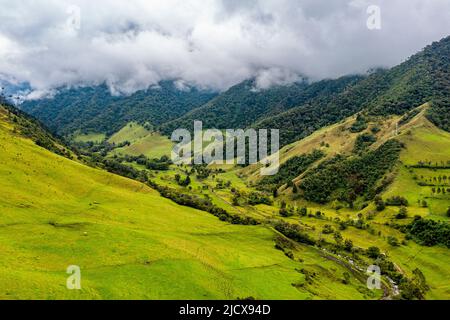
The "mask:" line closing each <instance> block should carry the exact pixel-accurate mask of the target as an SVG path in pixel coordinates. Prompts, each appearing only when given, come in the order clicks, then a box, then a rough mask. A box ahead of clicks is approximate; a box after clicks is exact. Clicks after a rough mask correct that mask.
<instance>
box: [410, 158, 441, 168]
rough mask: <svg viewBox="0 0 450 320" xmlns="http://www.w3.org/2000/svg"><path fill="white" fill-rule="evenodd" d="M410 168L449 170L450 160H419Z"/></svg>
mask: <svg viewBox="0 0 450 320" xmlns="http://www.w3.org/2000/svg"><path fill="white" fill-rule="evenodd" d="M410 167H411V168H429V169H450V160H447V161H446V162H445V161H442V160H441V161H440V162H437V161H435V162H433V161H431V160H421V161H419V162H418V163H417V164H416V165H412V166H410Z"/></svg>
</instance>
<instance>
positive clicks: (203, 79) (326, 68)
mask: <svg viewBox="0 0 450 320" xmlns="http://www.w3.org/2000/svg"><path fill="white" fill-rule="evenodd" d="M0 5H1V6H2V10H1V12H0V75H1V77H2V78H3V79H13V80H14V81H16V82H28V83H30V85H31V87H32V88H33V89H34V90H36V93H35V94H38V93H44V92H47V93H48V92H50V93H51V92H53V91H51V90H52V89H54V88H58V87H61V86H74V85H75V86H76V85H92V84H100V83H105V82H106V83H107V84H108V85H109V87H110V89H111V92H112V93H114V94H130V93H132V92H134V91H136V90H140V89H146V88H148V87H149V86H153V85H156V84H157V83H158V82H159V81H161V80H165V79H173V80H176V81H177V82H176V83H177V85H179V86H180V88H181V89H183V90H186V88H189V87H190V86H198V87H202V88H213V89H217V90H224V89H226V88H228V87H230V86H231V85H233V84H236V83H237V82H240V81H242V80H244V79H248V78H251V77H255V78H256V83H257V88H258V89H264V88H267V87H270V86H272V85H276V84H285V83H289V82H293V81H298V79H300V78H301V77H302V76H307V77H309V78H311V79H313V80H317V79H322V78H333V77H337V76H341V75H344V74H349V73H363V72H365V71H367V70H368V69H370V68H373V67H380V66H381V67H389V66H393V65H395V64H398V63H400V62H401V61H403V60H405V59H406V58H407V57H408V56H410V55H412V54H414V53H415V52H417V51H418V50H420V49H421V48H423V47H424V46H425V45H427V44H429V43H431V42H432V41H436V40H439V39H441V38H442V37H444V36H447V35H448V34H447V33H448V30H450V1H448V0H432V1H423V0H410V1H403V0H378V1H375V0H374V1H366V0H335V1H319V0H303V1H300V0H267V1H262V0H261V1H237V0H222V1H219V0H211V1H200V0H197V1H193V0H192V1H189V0H179V1H176V0H169V1H149V0H134V1H133V0H131V1H119V0H99V1H87V0H70V1H68V0H59V1H53V0H40V1H26V0H18V1H9V0H0ZM370 5H378V6H379V7H380V8H381V19H382V20H381V29H380V30H369V29H368V28H367V26H366V21H367V19H368V14H367V8H368V7H369V6H370Z"/></svg>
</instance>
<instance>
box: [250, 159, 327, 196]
mask: <svg viewBox="0 0 450 320" xmlns="http://www.w3.org/2000/svg"><path fill="white" fill-rule="evenodd" d="M324 156H325V154H324V153H323V152H322V151H320V150H314V151H313V152H311V153H309V154H302V155H300V156H295V157H293V158H291V159H289V160H288V161H286V162H285V163H283V164H282V165H281V166H280V168H279V171H278V173H277V174H275V175H272V176H266V177H264V178H263V179H262V180H261V181H260V182H259V183H258V188H260V189H264V190H273V189H278V188H279V187H281V186H282V185H284V184H286V183H287V184H288V185H291V186H292V187H293V188H294V185H293V182H292V180H293V179H295V178H297V177H298V176H299V175H301V174H302V173H303V172H305V171H306V169H308V168H309V166H311V165H312V164H313V163H314V162H316V161H317V160H319V159H321V158H322V157H324ZM296 189H297V188H296V187H295V190H296Z"/></svg>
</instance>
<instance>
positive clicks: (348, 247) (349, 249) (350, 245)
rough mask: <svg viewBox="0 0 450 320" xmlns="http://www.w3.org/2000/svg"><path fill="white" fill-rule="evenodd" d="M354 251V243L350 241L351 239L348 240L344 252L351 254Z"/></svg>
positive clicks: (345, 242)
mask: <svg viewBox="0 0 450 320" xmlns="http://www.w3.org/2000/svg"><path fill="white" fill-rule="evenodd" d="M352 249H353V241H352V240H350V239H346V240H345V241H344V250H345V251H348V252H351V251H352Z"/></svg>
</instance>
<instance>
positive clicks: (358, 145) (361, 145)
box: [353, 133, 377, 154]
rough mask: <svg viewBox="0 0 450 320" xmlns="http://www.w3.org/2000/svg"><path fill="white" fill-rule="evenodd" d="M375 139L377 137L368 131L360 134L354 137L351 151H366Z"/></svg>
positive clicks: (359, 152)
mask: <svg viewBox="0 0 450 320" xmlns="http://www.w3.org/2000/svg"><path fill="white" fill-rule="evenodd" d="M376 141H377V137H375V136H374V135H373V134H370V133H363V134H360V135H359V136H358V137H357V138H356V142H355V146H354V147H353V152H354V153H357V154H361V153H362V152H363V151H366V149H367V148H368V147H370V146H371V145H372V144H374V143H375V142H376Z"/></svg>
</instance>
